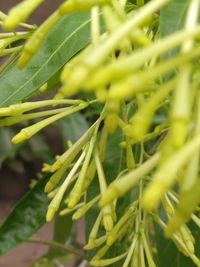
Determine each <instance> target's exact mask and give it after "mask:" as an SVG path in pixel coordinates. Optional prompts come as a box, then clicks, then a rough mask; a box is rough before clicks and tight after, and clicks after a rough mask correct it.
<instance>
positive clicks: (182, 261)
mask: <svg viewBox="0 0 200 267" xmlns="http://www.w3.org/2000/svg"><path fill="white" fill-rule="evenodd" d="M155 229H156V245H157V265H158V266H160V267H169V266H176V267H182V266H185V267H195V266H196V265H195V264H194V263H193V262H192V261H191V259H190V258H188V257H186V256H184V255H183V254H182V253H181V252H179V251H178V249H177V247H176V246H175V245H174V243H173V242H172V241H171V240H170V239H166V238H165V237H164V233H163V230H162V229H161V228H160V227H159V226H158V225H156V226H155ZM190 229H191V230H192V233H193V235H194V237H195V240H196V254H197V256H198V257H199V256H200V254H199V253H200V252H199V241H200V233H199V228H198V227H197V226H196V225H194V224H191V227H190Z"/></svg>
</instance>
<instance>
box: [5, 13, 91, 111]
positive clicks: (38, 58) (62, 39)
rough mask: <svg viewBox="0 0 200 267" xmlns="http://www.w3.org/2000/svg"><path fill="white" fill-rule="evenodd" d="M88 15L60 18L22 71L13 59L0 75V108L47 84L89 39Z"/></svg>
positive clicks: (25, 96)
mask: <svg viewBox="0 0 200 267" xmlns="http://www.w3.org/2000/svg"><path fill="white" fill-rule="evenodd" d="M89 33H90V17H89V13H81V14H73V15H68V16H65V17H63V19H61V20H60V21H59V23H58V24H57V25H56V26H55V27H54V28H53V29H52V30H51V31H50V33H49V34H48V36H47V38H46V39H45V41H44V42H43V44H42V46H41V48H40V49H39V51H38V53H37V54H36V55H35V56H34V57H33V59H32V60H31V62H30V63H29V64H28V66H27V67H26V68H25V69H24V70H19V69H18V68H17V66H16V60H15V62H14V63H13V64H11V66H10V67H9V68H7V69H6V71H5V72H3V73H2V75H1V76H0V85H1V86H0V106H6V105H10V104H12V103H16V102H18V101H21V100H22V99H25V98H27V97H28V96H30V95H31V94H32V93H33V92H34V91H36V90H37V89H38V88H40V87H41V86H42V85H43V84H44V83H45V82H47V81H48V80H49V79H50V78H51V77H52V76H53V75H54V74H56V73H57V72H58V71H59V69H60V68H61V67H62V66H63V65H64V64H65V63H66V62H67V61H68V60H69V59H70V58H71V57H73V55H75V54H76V53H77V52H78V51H80V50H81V49H82V48H83V47H85V46H86V45H87V44H88V42H89V39H90V34H89Z"/></svg>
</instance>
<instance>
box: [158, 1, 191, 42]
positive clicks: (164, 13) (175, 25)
mask: <svg viewBox="0 0 200 267" xmlns="http://www.w3.org/2000/svg"><path fill="white" fill-rule="evenodd" d="M189 3H190V0H173V1H171V2H170V3H169V4H168V5H166V6H165V7H164V8H162V10H161V12H160V35H161V36H162V37H163V36H166V35H169V34H171V33H173V32H176V31H177V30H179V29H181V28H182V27H183V25H184V21H185V15H186V11H187V8H188V5H189Z"/></svg>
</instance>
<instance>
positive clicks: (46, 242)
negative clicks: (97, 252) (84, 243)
mask: <svg viewBox="0 0 200 267" xmlns="http://www.w3.org/2000/svg"><path fill="white" fill-rule="evenodd" d="M26 242H28V243H34V244H42V245H45V246H50V247H54V248H58V249H60V250H63V251H65V252H67V253H72V254H75V255H77V256H79V257H80V258H82V259H86V255H85V254H84V253H83V252H82V251H81V250H79V249H78V248H75V247H73V246H71V245H68V244H65V245H63V244H61V243H58V242H56V241H50V240H44V239H37V238H30V239H29V240H27V241H26Z"/></svg>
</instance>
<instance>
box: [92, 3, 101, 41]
mask: <svg viewBox="0 0 200 267" xmlns="http://www.w3.org/2000/svg"><path fill="white" fill-rule="evenodd" d="M91 36H92V43H93V45H94V46H95V45H96V44H98V42H99V36H100V28H99V7H97V6H95V7H93V8H92V10H91Z"/></svg>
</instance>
